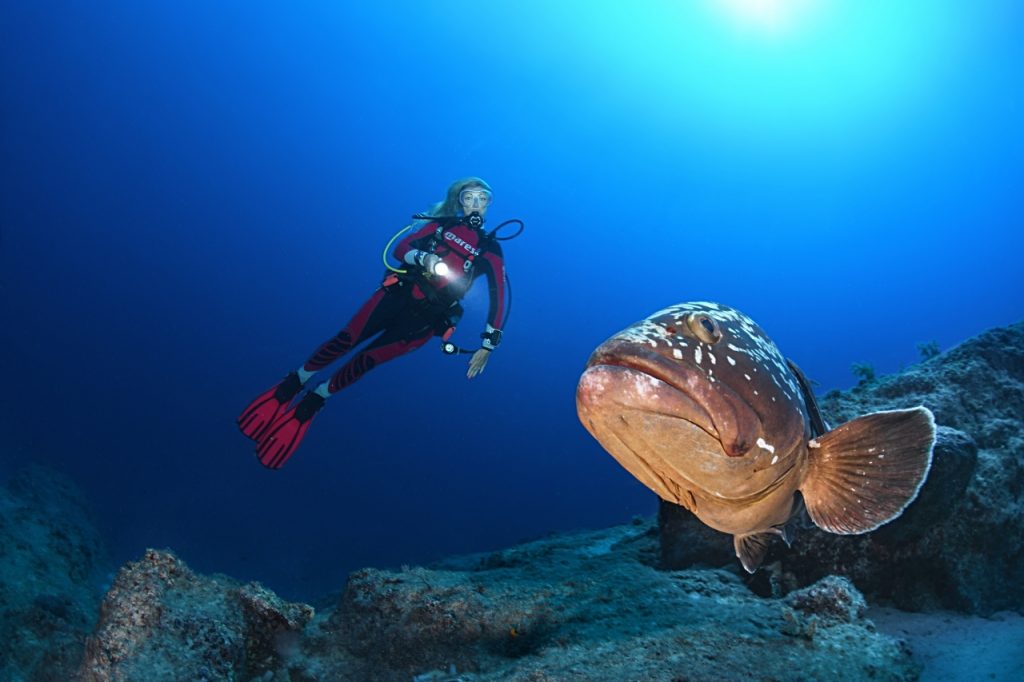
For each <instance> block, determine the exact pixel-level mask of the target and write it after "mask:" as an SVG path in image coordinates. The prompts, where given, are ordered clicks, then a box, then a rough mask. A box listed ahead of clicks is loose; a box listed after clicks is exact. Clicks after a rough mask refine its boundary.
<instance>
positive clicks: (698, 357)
mask: <svg viewBox="0 0 1024 682" xmlns="http://www.w3.org/2000/svg"><path fill="white" fill-rule="evenodd" d="M701 356H702V354H701V352H700V346H697V347H696V348H694V349H693V357H694V359H696V360H697V364H698V365H699V364H700V361H701Z"/></svg>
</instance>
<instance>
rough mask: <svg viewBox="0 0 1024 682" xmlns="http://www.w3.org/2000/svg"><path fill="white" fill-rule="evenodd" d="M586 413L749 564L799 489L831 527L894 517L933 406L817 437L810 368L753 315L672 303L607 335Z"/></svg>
mask: <svg viewBox="0 0 1024 682" xmlns="http://www.w3.org/2000/svg"><path fill="white" fill-rule="evenodd" d="M808 401H811V402H812V404H811V405H810V406H809V405H808ZM577 411H578V413H579V416H580V419H581V421H582V422H583V424H584V426H585V427H586V428H587V429H588V430H589V431H590V432H591V434H592V435H593V436H594V437H595V438H596V439H597V440H598V441H599V442H600V443H601V444H602V445H603V446H604V448H605V449H606V450H607V451H608V452H609V453H610V454H611V455H612V456H613V457H615V459H616V460H618V461H619V463H620V464H622V466H623V467H624V468H626V470H627V471H629V472H630V473H631V474H632V475H633V476H635V477H636V478H637V479H638V480H640V481H641V482H642V483H644V484H645V485H646V486H647V487H649V488H650V489H651V490H653V491H654V492H655V493H657V494H658V495H659V496H660V497H661V498H663V499H665V500H667V501H669V502H673V503H675V504H679V505H681V506H683V507H685V508H687V509H689V510H690V511H691V512H693V513H694V514H695V515H696V516H697V517H698V518H699V519H700V520H701V521H703V522H704V523H705V524H707V525H708V526H710V527H712V528H715V529H717V530H720V531H722V532H725V533H730V534H732V535H734V536H735V538H736V549H737V555H738V556H740V558H741V559H742V560H743V563H744V566H745V567H747V569H748V570H754V568H756V566H757V564H759V563H760V560H761V558H762V557H763V554H764V552H765V551H766V548H767V544H766V538H767V537H770V536H772V535H776V534H780V533H781V532H782V528H783V526H785V524H786V523H787V521H788V520H789V519H790V518H791V517H792V515H793V514H794V512H795V510H796V508H797V505H798V499H799V496H797V495H796V493H797V492H798V491H800V492H801V493H802V495H803V498H804V499H805V500H806V499H808V497H810V499H809V500H808V511H809V512H810V514H811V517H812V519H813V520H814V521H815V523H817V524H818V525H819V526H821V527H823V528H824V529H826V530H831V531H832V532H841V533H855V532H866V531H867V530H871V529H872V528H874V527H877V526H878V525H880V524H881V523H884V522H886V521H888V520H891V518H895V517H896V516H898V515H899V513H901V511H902V509H903V508H904V507H905V506H906V504H908V503H909V501H910V500H912V499H913V497H914V496H915V495H916V493H917V490H918V488H919V487H920V484H921V482H922V481H923V480H924V476H925V475H926V474H927V470H928V466H929V464H930V461H931V448H932V444H933V442H934V423H933V422H932V419H931V413H930V412H928V411H927V410H926V409H925V408H916V409H915V410H907V411H900V412H894V413H878V414H877V415H869V416H868V417H864V418H861V419H859V420H854V421H853V422H850V423H849V424H847V425H844V426H843V427H840V428H839V429H837V430H836V432H838V433H839V436H832V433H829V434H826V435H822V434H817V433H814V430H815V426H814V423H812V422H813V421H814V420H813V419H812V411H816V406H814V405H813V394H812V393H811V392H810V391H809V389H808V388H807V387H806V386H805V385H802V377H801V376H800V375H799V374H798V372H795V371H794V369H793V368H792V367H791V365H790V363H788V362H787V361H786V360H785V358H783V356H782V355H781V354H780V353H779V351H778V349H777V348H776V347H775V345H774V344H773V343H772V342H771V340H770V339H769V338H768V337H767V335H765V334H764V332H763V331H762V330H761V329H760V328H759V327H758V326H757V325H756V324H755V323H754V322H753V321H752V320H750V318H748V317H746V316H745V315H743V314H742V313H740V312H739V311H736V310H734V309H732V308H728V307H726V306H722V305H719V304H714V303H686V304H680V305H678V306H673V307H671V308H667V309H665V310H663V311H660V312H658V313H655V314H654V315H652V316H651V317H649V318H647V319H645V320H642V321H640V322H638V323H636V324H635V325H633V326H631V327H630V328H628V329H626V330H623V331H622V332H620V333H619V334H616V335H615V336H613V337H612V338H611V339H609V340H608V341H606V342H605V343H603V344H601V346H599V347H598V348H597V349H596V350H595V351H594V353H593V354H592V356H591V358H590V361H589V362H588V365H587V369H586V371H585V372H584V373H583V375H582V376H581V378H580V382H579V386H578V387H577ZM815 414H816V412H815ZM844 429H845V430H844ZM815 435H820V436H821V438H819V439H813V438H812V436H815ZM819 441H820V442H819ZM822 443H825V445H826V447H822ZM887 453H888V454H887ZM879 455H880V457H879ZM886 456H888V457H889V459H888V460H886V459H885V458H886Z"/></svg>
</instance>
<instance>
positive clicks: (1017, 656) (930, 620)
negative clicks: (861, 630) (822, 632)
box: [868, 608, 1024, 682]
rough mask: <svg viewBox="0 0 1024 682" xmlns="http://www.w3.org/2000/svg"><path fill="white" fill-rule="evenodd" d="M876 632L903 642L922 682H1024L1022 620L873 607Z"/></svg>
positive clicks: (1005, 615) (871, 615) (1011, 616)
mask: <svg viewBox="0 0 1024 682" xmlns="http://www.w3.org/2000/svg"><path fill="white" fill-rule="evenodd" d="M868 617H869V618H870V619H871V620H873V621H874V622H875V625H877V626H878V629H879V631H881V632H884V633H886V634H888V635H891V636H893V637H897V638H899V639H902V640H905V641H906V642H907V644H908V645H909V646H910V649H911V651H912V652H913V655H914V659H915V660H917V661H918V662H919V663H920V664H921V665H923V666H924V671H923V672H922V673H921V682H940V681H943V682H945V681H947V680H971V681H972V682H973V681H975V680H977V681H979V682H985V681H993V680H996V681H1000V682H1001V681H1002V680H1012V682H1021V680H1024V616H1021V615H1020V614H1017V613H1012V612H1003V613H997V614H995V615H994V616H992V617H991V618H978V617H976V616H964V615H961V614H957V613H944V612H940V613H907V612H905V611H897V610H895V609H886V608H873V609H871V610H870V611H869V612H868Z"/></svg>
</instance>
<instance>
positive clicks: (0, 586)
mask: <svg viewBox="0 0 1024 682" xmlns="http://www.w3.org/2000/svg"><path fill="white" fill-rule="evenodd" d="M108 566H109V564H108V560H107V559H106V550H105V549H104V545H103V542H102V540H101V539H100V535H99V533H98V532H97V530H96V527H95V525H94V524H93V522H92V516H91V513H90V511H89V506H88V504H86V502H85V500H84V499H83V497H82V494H81V492H80V491H79V490H78V489H77V488H76V487H75V485H74V484H73V483H72V482H71V481H70V480H68V479H67V478H65V477H63V476H60V475H59V474H56V473H54V472H52V471H50V470H47V469H43V468H40V467H29V468H26V469H24V470H22V471H21V472H19V473H18V474H17V475H16V476H15V477H14V478H12V479H11V480H10V481H9V482H8V483H7V485H6V486H5V487H4V488H0V679H4V680H38V681H44V680H54V681H55V682H56V681H58V680H68V679H72V677H73V673H74V671H75V669H76V668H77V666H78V663H79V661H80V660H81V658H82V649H83V646H84V643H85V638H86V636H87V635H88V634H89V632H90V631H91V630H92V628H93V625H94V623H95V622H96V614H97V611H98V609H99V604H100V600H101V599H102V597H103V585H102V582H103V574H104V573H105V571H106V570H107V569H108Z"/></svg>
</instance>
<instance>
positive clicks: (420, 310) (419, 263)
mask: <svg viewBox="0 0 1024 682" xmlns="http://www.w3.org/2000/svg"><path fill="white" fill-rule="evenodd" d="M491 196H492V192H491V188H490V186H489V185H488V184H487V183H486V182H484V181H483V180H481V179H480V178H476V177H469V178H463V179H461V180H456V181H455V182H453V183H452V184H451V186H449V188H448V194H447V196H446V197H445V200H444V201H441V202H439V203H437V204H436V205H435V206H434V207H433V208H432V209H431V210H430V211H429V212H428V214H426V215H424V214H418V215H416V216H413V218H414V219H415V222H413V223H412V224H410V225H409V226H407V227H406V228H404V229H403V230H401V231H400V232H399V233H398V234H396V235H395V237H394V238H392V240H391V242H389V243H388V246H387V247H385V250H384V264H385V265H386V266H387V267H388V270H389V272H387V273H386V276H385V277H384V280H383V281H382V282H381V284H380V286H379V287H378V288H377V290H376V291H374V292H373V295H372V296H370V298H369V300H368V301H366V303H364V304H363V306H362V307H361V308H360V309H359V311H358V312H356V314H355V315H354V316H353V317H352V319H351V320H350V321H349V323H348V324H347V325H345V327H344V328H343V329H342V330H341V331H339V332H338V333H337V334H336V335H334V336H333V337H332V338H330V339H328V340H327V341H325V342H324V343H323V344H322V345H321V346H320V347H319V348H318V349H317V350H316V352H314V353H313V355H311V356H310V358H309V359H308V360H306V362H305V364H303V365H302V366H301V367H299V368H298V369H296V370H295V371H292V372H290V373H289V374H288V375H287V376H286V377H285V378H284V379H283V380H282V381H281V382H280V383H279V384H277V385H276V386H273V387H271V388H270V389H268V390H267V391H266V392H264V393H263V394H261V395H260V396H259V397H257V398H256V399H255V400H253V401H252V403H250V404H249V406H248V407H247V408H245V410H244V411H243V412H242V414H241V415H240V416H239V417H238V420H237V421H238V427H239V428H240V429H241V431H242V433H244V434H245V435H246V436H248V437H249V438H251V439H253V440H255V441H256V453H257V456H258V457H259V460H260V462H261V463H262V464H263V465H264V466H266V467H268V468H271V469H278V468H280V467H281V466H283V465H284V463H285V462H286V461H288V458H289V457H291V456H292V454H293V453H294V452H295V450H296V449H297V448H298V447H299V444H300V443H301V442H302V439H303V437H304V436H305V435H306V431H307V430H308V429H309V426H310V423H311V422H312V420H313V417H314V416H315V415H316V414H317V412H319V411H320V409H321V408H322V407H323V406H324V402H325V401H326V400H327V398H329V397H330V396H332V395H334V394H335V393H337V392H338V391H340V390H342V389H343V388H346V387H348V386H350V385H351V384H353V383H354V382H355V381H356V380H357V379H359V378H360V377H362V376H363V375H364V374H366V373H367V372H368V371H370V370H371V369H373V368H374V367H376V366H377V365H380V364H382V363H384V362H387V361H389V360H394V359H395V358H397V357H399V356H400V355H405V354H406V353H409V352H411V351H414V350H416V349H417V348H419V347H420V346H422V345H424V344H425V343H427V342H428V341H430V339H432V338H434V337H435V336H441V337H442V338H443V339H444V342H443V343H442V350H444V351H445V352H446V353H466V354H470V353H472V357H471V358H470V360H469V370H468V371H467V373H466V377H467V378H469V379H472V378H473V377H475V376H477V375H478V374H480V373H481V372H483V371H484V368H485V367H486V366H487V361H488V360H489V359H490V355H491V352H492V351H493V350H494V349H495V348H497V347H498V344H499V343H500V342H501V334H502V332H501V330H502V327H503V325H504V323H505V320H506V318H507V314H508V311H507V310H506V305H505V292H506V284H507V279H506V275H505V265H504V259H503V257H502V252H501V245H500V244H499V243H498V242H499V240H504V239H511V238H512V237H515V236H518V234H519V232H521V231H522V221H519V220H512V221H506V223H503V224H502V225H499V226H498V228H495V229H494V230H492V231H491V232H489V233H488V232H485V231H484V229H483V224H484V216H485V215H486V214H487V209H488V207H489V205H490V203H491ZM510 222H517V223H519V224H520V229H519V232H516V233H515V234H513V235H512V236H511V237H498V236H497V234H496V232H497V231H498V229H500V228H501V227H502V226H503V225H505V224H508V223H510ZM406 231H409V234H408V235H407V236H406V237H405V238H404V239H402V240H401V241H400V242H399V243H398V246H396V247H395V251H394V257H395V258H396V259H397V260H398V261H400V262H402V263H403V264H404V266H405V269H401V268H396V267H393V266H391V265H389V264H388V262H387V250H388V247H390V246H391V243H393V242H394V241H395V239H397V238H398V237H399V236H400V235H401V234H402V233H403V232H406ZM481 274H483V275H486V276H487V282H488V288H489V291H490V309H489V312H488V316H487V326H486V329H485V331H484V332H483V333H482V334H481V335H480V338H481V339H482V343H481V347H480V348H479V349H477V350H476V351H467V350H463V349H460V348H458V347H457V346H455V345H454V344H453V343H451V342H450V341H449V337H450V336H451V335H452V333H453V332H454V331H455V326H456V325H457V324H458V322H459V320H460V319H461V317H462V306H461V305H460V303H459V301H460V300H461V299H462V298H463V296H465V295H466V293H467V292H468V291H469V289H470V287H471V286H472V284H473V282H474V281H475V280H476V278H477V277H479V276H480V275H481ZM370 339H373V340H372V341H371V342H370V343H369V344H368V345H367V346H365V347H364V348H363V349H362V350H360V351H359V352H358V353H356V354H355V355H354V356H353V357H352V358H351V359H350V360H349V361H348V362H346V363H345V364H344V365H343V366H342V367H341V368H340V369H338V371H336V372H335V373H334V375H333V376H331V378H330V380H328V381H325V382H323V383H321V384H320V385H319V386H317V387H316V388H314V389H313V390H311V391H309V392H307V393H306V394H305V395H304V396H303V397H302V398H301V399H300V400H298V401H297V402H295V404H294V405H293V404H292V401H293V399H294V398H295V397H296V396H297V395H298V394H299V393H300V392H301V391H302V389H303V387H304V386H305V385H306V383H307V382H308V381H309V380H310V379H311V378H312V377H313V375H315V374H316V373H317V372H319V371H320V370H322V369H324V368H325V367H327V366H328V365H329V364H331V363H332V362H334V361H335V360H337V359H338V358H339V357H341V356H342V355H345V354H346V353H348V352H349V351H351V350H352V349H353V348H355V347H356V346H358V345H359V344H361V343H363V342H365V341H369V340H370Z"/></svg>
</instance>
